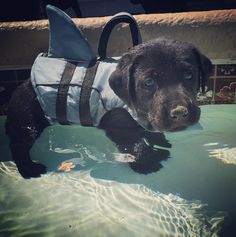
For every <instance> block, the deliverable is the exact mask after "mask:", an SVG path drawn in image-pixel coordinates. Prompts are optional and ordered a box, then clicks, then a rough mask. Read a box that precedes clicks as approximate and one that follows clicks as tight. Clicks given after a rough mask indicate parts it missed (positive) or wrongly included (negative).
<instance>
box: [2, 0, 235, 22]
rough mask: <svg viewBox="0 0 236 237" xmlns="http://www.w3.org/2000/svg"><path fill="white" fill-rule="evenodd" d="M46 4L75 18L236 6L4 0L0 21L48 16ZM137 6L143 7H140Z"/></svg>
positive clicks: (162, 0) (224, 2)
mask: <svg viewBox="0 0 236 237" xmlns="http://www.w3.org/2000/svg"><path fill="white" fill-rule="evenodd" d="M47 4H52V5H54V6H57V7H59V8H61V9H62V10H64V11H67V10H70V11H69V13H68V12H67V13H68V14H69V15H70V16H72V17H88V16H90V17H91V16H95V17H96V16H104V15H113V14H115V13H117V12H119V11H121V10H122V11H128V12H130V13H132V14H143V13H146V14H149V13H167V12H186V11H206V10H217V9H233V8H236V0H122V1H117V0H6V1H5V0H2V1H1V3H0V21H2V22H3V21H25V20H38V19H45V18H47V17H46V13H45V5H47ZM137 5H139V6H140V7H139V9H141V10H137ZM99 7H100V9H99ZM86 8H87V9H89V14H88V11H87V10H86ZM101 8H103V10H101ZM104 8H105V9H104ZM116 9H117V12H116Z"/></svg>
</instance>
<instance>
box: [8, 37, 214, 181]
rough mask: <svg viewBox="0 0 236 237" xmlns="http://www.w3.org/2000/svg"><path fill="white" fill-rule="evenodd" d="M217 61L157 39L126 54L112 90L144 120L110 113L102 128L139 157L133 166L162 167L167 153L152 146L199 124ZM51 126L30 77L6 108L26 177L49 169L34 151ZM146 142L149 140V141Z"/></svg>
mask: <svg viewBox="0 0 236 237" xmlns="http://www.w3.org/2000/svg"><path fill="white" fill-rule="evenodd" d="M211 71H212V64H211V62H210V60H209V59H208V58H207V57H206V56H204V55H203V54H201V53H200V52H199V51H198V49H196V48H195V47H194V46H193V45H192V44H190V43H186V42H180V41H175V40H170V39H164V38H161V39H155V40H152V41H148V42H146V43H143V44H140V45H138V46H136V47H134V48H132V49H131V50H130V51H129V52H127V53H125V54H124V55H123V56H122V58H121V59H120V61H119V63H118V65H117V68H116V70H115V71H114V72H113V73H112V75H111V76H110V78H109V83H110V86H111V88H112V89H113V91H114V92H115V93H116V95H118V96H119V97H120V98H121V99H122V100H123V101H124V102H125V103H126V104H127V105H128V106H129V107H130V108H131V109H132V110H133V111H135V113H136V114H137V117H138V120H139V121H140V122H139V124H138V123H137V122H136V121H135V120H134V119H133V118H132V117H131V116H130V114H129V113H128V112H127V111H126V110H124V109H119V108H115V109H113V110H111V111H109V112H107V113H106V114H105V115H104V117H103V118H102V120H101V123H100V125H99V128H101V129H104V130H105V131H106V134H107V136H108V137H109V138H110V139H111V140H112V141H113V142H115V143H116V144H117V146H118V148H119V150H120V151H121V152H125V153H130V154H132V155H134V156H135V157H136V162H132V163H130V166H131V168H132V169H134V170H135V171H137V172H140V173H149V172H154V171H157V170H158V169H160V168H161V164H160V161H161V160H163V159H166V158H167V157H168V156H169V152H168V151H166V150H165V151H163V150H161V149H159V150H156V149H152V146H151V145H150V146H149V145H147V141H148V143H149V144H154V143H157V144H158V145H160V146H163V147H171V145H170V144H169V142H168V141H167V140H166V139H165V137H164V134H163V133H161V132H164V131H178V130H182V129H185V128H186V127H188V126H190V125H193V124H195V123H197V122H198V120H199V117H200V109H199V107H198V106H197V101H196V96H197V92H198V90H199V88H200V86H201V85H202V87H204V85H205V83H206V82H207V80H208V77H209V76H210V73H211ZM47 126H49V123H48V121H47V120H46V118H45V116H44V114H43V111H42V109H41V107H40V105H39V102H38V100H37V98H36V95H35V92H34V90H33V88H32V85H31V82H30V80H27V81H26V82H24V83H23V84H21V85H20V86H19V87H18V88H17V89H16V91H15V92H14V93H13V95H12V98H11V100H10V103H9V107H8V111H7V121H6V132H7V134H8V136H9V138H10V149H11V153H12V157H13V159H14V161H15V163H16V165H17V167H18V170H19V172H20V174H21V175H22V176H23V177H24V178H30V177H39V176H40V175H41V174H43V173H45V172H46V167H45V166H44V165H42V164H39V163H36V162H34V161H32V160H31V158H30V155H29V151H30V149H31V147H32V146H33V144H34V142H35V140H36V139H37V138H38V137H39V136H40V134H41V133H42V132H43V130H44V128H45V127H47ZM144 141H146V142H144Z"/></svg>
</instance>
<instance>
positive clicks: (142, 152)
mask: <svg viewBox="0 0 236 237" xmlns="http://www.w3.org/2000/svg"><path fill="white" fill-rule="evenodd" d="M100 128H102V129H104V130H105V131H106V135H107V136H108V137H109V138H110V139H111V140H112V141H113V142H114V143H115V144H116V146H117V147H118V149H119V151H120V152H121V153H126V154H127V153H128V154H131V155H132V156H134V157H135V161H134V162H129V165H130V167H131V168H132V169H133V170H134V171H135V172H138V173H143V174H148V173H151V172H156V171H158V170H159V169H160V168H161V167H162V165H161V163H160V162H161V161H163V160H165V159H167V158H168V157H169V155H170V153H169V151H168V150H166V149H161V148H158V149H156V148H155V147H154V144H158V145H160V146H162V147H170V144H169V143H168V141H167V140H166V139H165V136H164V135H163V134H162V133H150V132H147V131H145V130H144V129H143V128H142V127H140V126H139V125H138V124H137V123H136V122H135V121H134V120H133V119H132V118H131V117H130V115H129V114H128V113H127V112H126V111H124V110H122V109H115V110H113V111H111V112H109V113H108V114H107V115H105V117H104V118H103V119H102V121H101V124H100Z"/></svg>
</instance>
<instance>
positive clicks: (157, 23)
mask: <svg viewBox="0 0 236 237" xmlns="http://www.w3.org/2000/svg"><path fill="white" fill-rule="evenodd" d="M109 19H110V17H96V18H81V19H78V18H74V19H73V20H74V21H75V22H76V24H77V25H79V27H80V28H81V29H82V31H83V32H84V34H85V36H86V37H87V38H88V40H89V42H90V44H91V45H92V47H93V49H94V51H95V52H97V45H98V40H99V37H100V34H101V30H102V27H103V26H104V25H105V23H106V22H107V21H108V20H109ZM135 19H136V20H137V22H138V25H139V28H140V31H141V35H142V38H143V41H147V40H150V39H153V38H156V37H170V38H174V39H177V40H184V41H189V42H192V43H193V44H194V45H196V46H197V47H198V48H199V49H200V50H201V51H202V52H203V53H204V54H206V55H207V56H208V57H209V58H211V59H212V60H213V61H216V63H217V62H218V63H219V62H220V63H222V62H227V64H229V63H233V64H235V61H236V41H235V38H236V10H216V11H205V12H187V13H168V14H148V15H147V14H146V15H136V16H135ZM48 34H49V29H48V21H47V20H38V21H29V22H3V23H1V22H0V51H1V57H0V70H16V69H28V68H30V67H31V65H32V63H33V61H34V59H35V57H36V56H37V54H38V53H40V52H46V51H47V48H48V38H49V35H48ZM110 42H112V43H111V44H110V45H109V49H108V54H109V55H111V56H117V55H120V54H121V53H123V52H125V51H126V50H127V49H128V48H130V47H131V41H130V35H129V33H128V31H127V25H120V26H118V27H117V28H116V29H115V30H114V33H113V34H112V36H111V40H110Z"/></svg>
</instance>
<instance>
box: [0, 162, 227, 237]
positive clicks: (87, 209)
mask: <svg viewBox="0 0 236 237" xmlns="http://www.w3.org/2000/svg"><path fill="white" fill-rule="evenodd" d="M0 169H1V174H2V176H3V177H1V180H2V181H1V187H0V189H1V190H0V191H1V192H0V193H1V194H4V195H3V196H2V197H1V206H2V207H3V209H1V213H0V215H1V216H2V217H4V218H2V219H1V223H0V229H1V231H0V234H2V235H3V234H4V236H8V234H9V236H18V237H20V236H25V235H27V234H30V236H46V235H47V236H78V234H79V236H84V237H86V236H88V237H93V236H104V237H105V236H107V237H110V236H214V234H215V235H217V231H218V230H219V226H220V223H221V222H222V221H223V217H222V216H219V217H212V218H207V217H205V216H204V213H203V211H202V208H203V204H201V202H200V201H193V202H189V201H187V200H184V199H182V198H180V197H178V196H176V195H173V194H169V195H165V194H162V193H159V192H153V191H151V190H150V189H148V188H146V187H145V186H143V185H138V184H133V185H128V184H122V183H118V182H115V181H104V180H100V179H94V178H92V177H91V175H90V172H89V171H86V172H71V173H70V174H56V173H53V174H48V175H44V176H43V177H42V178H40V179H32V180H23V179H22V178H21V177H20V176H19V174H18V173H17V171H16V168H15V166H14V164H13V163H10V162H8V163H7V162H5V163H1V166H0ZM9 182H10V184H9ZM7 207H8V208H7ZM32 230H34V232H33V235H31V234H32Z"/></svg>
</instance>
